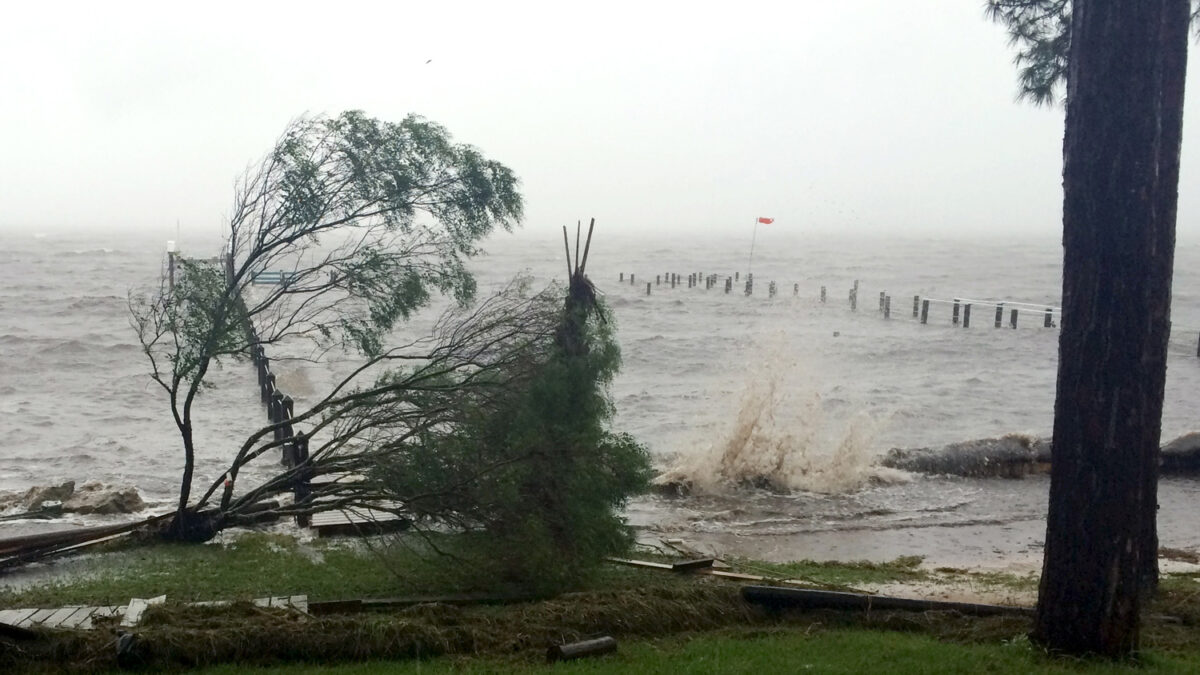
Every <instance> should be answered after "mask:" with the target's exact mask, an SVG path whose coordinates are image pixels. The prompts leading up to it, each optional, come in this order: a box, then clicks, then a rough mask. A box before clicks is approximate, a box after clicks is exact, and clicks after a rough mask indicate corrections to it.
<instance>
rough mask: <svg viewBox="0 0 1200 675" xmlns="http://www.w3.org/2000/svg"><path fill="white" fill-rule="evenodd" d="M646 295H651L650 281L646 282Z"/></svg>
mask: <svg viewBox="0 0 1200 675" xmlns="http://www.w3.org/2000/svg"><path fill="white" fill-rule="evenodd" d="M646 295H650V282H649V281H647V282H646Z"/></svg>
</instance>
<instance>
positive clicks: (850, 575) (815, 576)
mask: <svg viewBox="0 0 1200 675" xmlns="http://www.w3.org/2000/svg"><path fill="white" fill-rule="evenodd" d="M730 562H731V563H732V564H733V566H734V567H735V568H736V569H739V570H747V571H750V572H751V573H753V574H761V575H764V576H769V577H775V578H780V579H799V580H802V581H808V582H810V583H813V584H815V585H822V586H831V587H835V586H836V587H854V586H860V585H869V584H885V583H892V582H903V581H925V580H928V579H931V578H932V577H933V575H932V574H931V573H930V572H929V571H928V570H925V569H922V568H921V566H920V565H921V558H919V557H917V556H904V557H900V558H896V559H895V560H892V561H889V562H882V563H876V562H866V561H859V562H816V561H813V560H798V561H795V562H789V563H768V562H760V561H754V560H745V559H734V560H732V561H730Z"/></svg>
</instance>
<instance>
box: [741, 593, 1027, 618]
mask: <svg viewBox="0 0 1200 675" xmlns="http://www.w3.org/2000/svg"><path fill="white" fill-rule="evenodd" d="M742 598H743V599H744V600H746V602H749V603H751V604H757V605H764V606H766V607H770V608H772V609H784V608H795V609H861V610H867V611H869V610H872V609H874V610H889V609H892V610H901V611H910V612H937V611H951V612H958V613H960V614H969V615H972V616H994V615H997V614H1023V615H1026V616H1032V615H1033V608H1032V607H1012V606H1006V605H981V604H975V603H968V602H946V601H944V600H922V599H915V598H895V597H889V596H884V595H866V594H863V593H843V592H840V591H823V590H814V589H800V588H781V587H778V586H743V587H742Z"/></svg>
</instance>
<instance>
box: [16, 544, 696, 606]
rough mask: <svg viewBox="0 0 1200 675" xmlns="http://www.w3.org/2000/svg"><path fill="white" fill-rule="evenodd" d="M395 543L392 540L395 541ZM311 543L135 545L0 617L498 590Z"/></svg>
mask: <svg viewBox="0 0 1200 675" xmlns="http://www.w3.org/2000/svg"><path fill="white" fill-rule="evenodd" d="M397 541H399V540H397ZM404 541H405V543H404V544H403V545H402V544H398V543H395V542H393V543H392V544H391V545H389V546H388V548H387V549H386V551H385V550H382V549H380V548H379V547H380V546H384V544H380V543H378V542H376V543H375V544H373V546H366V545H364V544H363V542H361V541H354V540H351V541H347V540H332V541H327V540H313V541H311V542H307V543H300V542H298V541H297V540H296V539H294V538H293V537H290V536H286V535H274V534H266V533H261V532H246V533H242V534H240V535H239V536H236V537H232V538H231V539H230V541H228V542H227V543H223V544H203V545H197V544H164V543H156V544H152V545H139V546H132V547H127V548H123V549H118V550H114V551H110V552H106V553H103V554H99V555H94V556H88V557H85V558H78V559H73V560H72V559H68V560H64V561H61V562H58V563H54V564H55V565H57V566H58V567H59V572H60V574H58V575H57V577H56V579H55V580H54V581H50V582H47V583H39V584H34V585H31V586H28V587H24V588H16V589H14V588H11V587H4V586H0V609H3V608H12V607H60V606H65V605H72V604H88V605H109V604H123V603H126V602H128V601H129V599H130V598H150V597H155V596H158V595H166V596H167V599H168V601H170V602H196V601H203V600H249V599H253V598H261V597H267V596H276V595H307V596H308V599H309V601H310V602H315V601H322V600H340V599H348V598H387V597H396V596H401V595H437V594H451V593H459V592H464V591H479V590H497V584H496V582H495V580H494V579H491V578H487V577H482V576H476V575H472V572H471V570H470V569H466V568H463V567H461V565H460V564H459V563H457V562H456V561H454V560H453V559H449V558H445V557H442V556H439V555H437V554H436V553H434V552H432V551H431V550H430V549H429V548H428V546H426V545H424V544H423V543H421V540H419V539H416V538H409V539H406V540H404ZM651 579H653V580H655V581H654V582H655V583H660V582H662V583H667V582H671V581H675V579H674V578H673V577H671V575H665V576H664V575H662V574H661V573H658V572H654V571H646V570H638V569H633V568H623V567H616V566H612V565H606V566H603V567H602V568H601V569H600V570H599V571H598V572H597V575H596V577H595V578H593V579H590V580H589V584H588V586H589V587H603V588H628V587H631V586H636V585H640V584H643V583H646V582H647V580H651Z"/></svg>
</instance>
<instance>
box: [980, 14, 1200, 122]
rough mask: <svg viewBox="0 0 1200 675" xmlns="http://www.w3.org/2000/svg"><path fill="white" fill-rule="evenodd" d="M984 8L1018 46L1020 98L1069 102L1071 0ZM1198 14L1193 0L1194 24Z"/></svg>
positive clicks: (1040, 102) (1049, 103)
mask: <svg viewBox="0 0 1200 675" xmlns="http://www.w3.org/2000/svg"><path fill="white" fill-rule="evenodd" d="M984 12H985V13H986V14H987V16H988V18H989V19H991V20H992V21H995V22H996V23H999V24H1003V25H1004V27H1005V28H1007V29H1008V38H1009V42H1010V43H1011V44H1012V46H1014V47H1016V49H1017V55H1016V56H1015V57H1013V62H1014V63H1015V65H1016V66H1017V86H1018V91H1017V98H1018V99H1019V100H1026V101H1030V102H1032V103H1033V104H1034V105H1046V106H1053V105H1058V104H1065V102H1066V87H1067V56H1068V53H1069V52H1070V51H1071V0H987V1H986V4H985V5H984ZM1198 15H1200V2H1197V0H1193V6H1192V14H1191V22H1192V23H1193V24H1195V23H1196V17H1197V16H1198Z"/></svg>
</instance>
